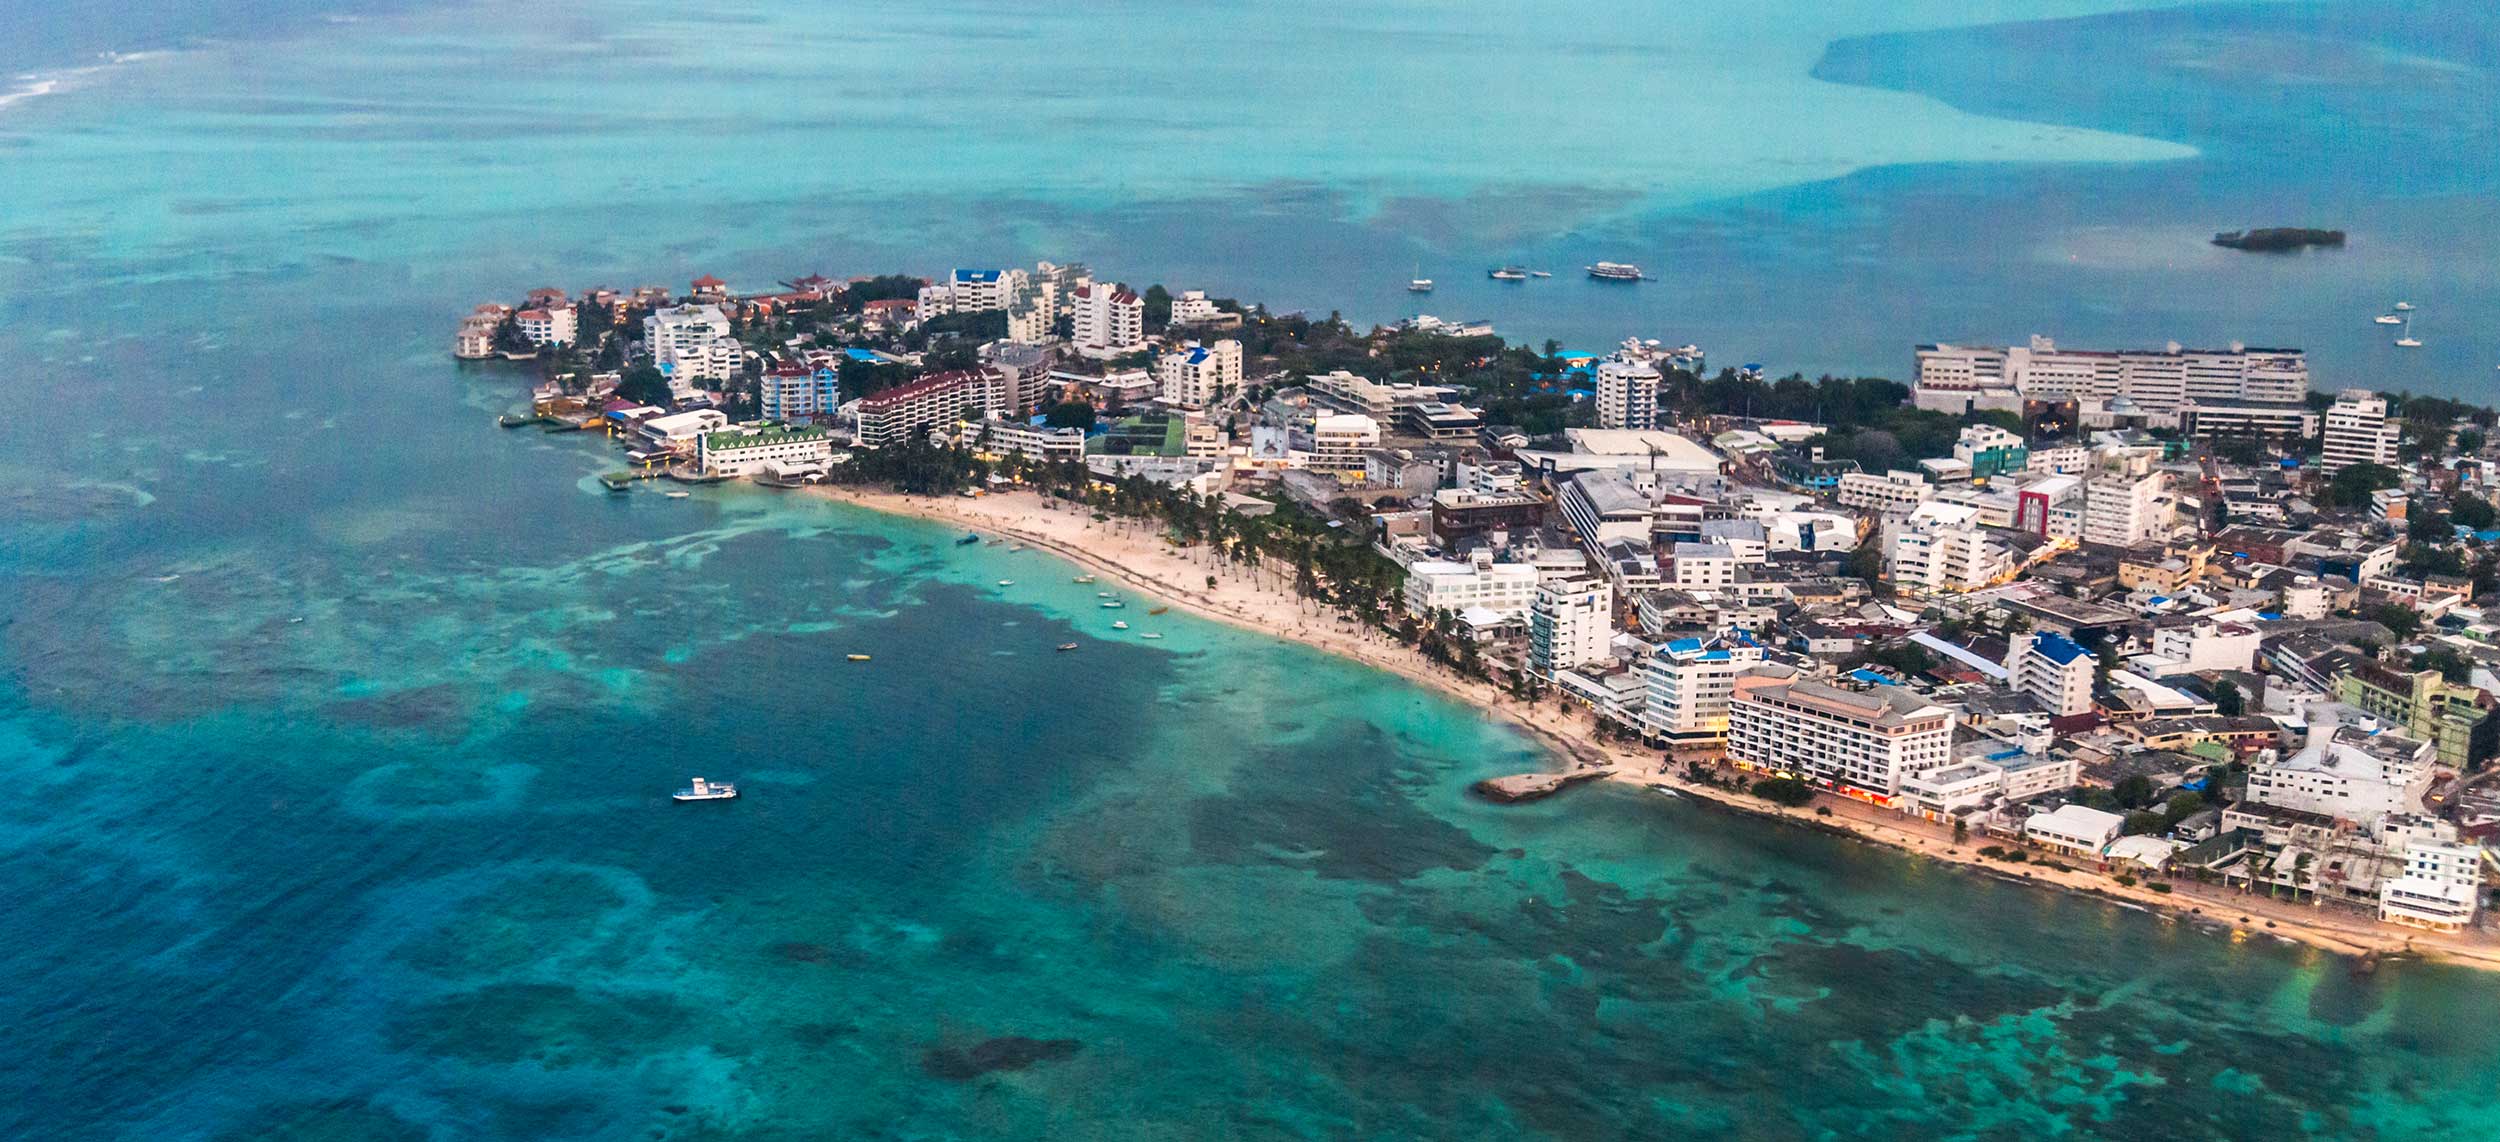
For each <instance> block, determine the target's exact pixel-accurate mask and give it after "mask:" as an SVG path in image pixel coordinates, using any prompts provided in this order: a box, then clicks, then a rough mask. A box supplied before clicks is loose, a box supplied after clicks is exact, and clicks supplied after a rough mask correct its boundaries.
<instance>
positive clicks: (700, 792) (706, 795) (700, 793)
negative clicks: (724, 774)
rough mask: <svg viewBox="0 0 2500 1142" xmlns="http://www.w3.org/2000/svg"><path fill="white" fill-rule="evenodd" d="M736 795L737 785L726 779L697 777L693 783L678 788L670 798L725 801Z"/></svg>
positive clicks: (677, 799)
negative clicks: (717, 779)
mask: <svg viewBox="0 0 2500 1142" xmlns="http://www.w3.org/2000/svg"><path fill="white" fill-rule="evenodd" d="M737 795H738V787H737V786H735V785H731V784H730V783H728V782H726V781H705V780H704V779H702V778H700V777H698V778H695V779H694V784H692V785H689V786H687V787H685V788H684V789H680V790H678V791H677V793H676V795H675V796H674V797H672V798H671V800H676V801H727V800H729V799H731V798H733V797H736V796H737Z"/></svg>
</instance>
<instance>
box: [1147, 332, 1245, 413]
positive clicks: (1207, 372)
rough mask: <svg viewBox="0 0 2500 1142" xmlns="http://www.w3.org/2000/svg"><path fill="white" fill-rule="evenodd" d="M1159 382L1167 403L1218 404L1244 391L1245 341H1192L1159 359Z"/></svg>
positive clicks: (1191, 406) (1197, 405) (1190, 406)
mask: <svg viewBox="0 0 2500 1142" xmlns="http://www.w3.org/2000/svg"><path fill="white" fill-rule="evenodd" d="M1155 382H1156V384H1157V386H1159V387H1160V388H1161V390H1162V395H1163V399H1164V401H1165V402H1167V403H1170V404H1176V405H1180V406H1181V407H1183V408H1205V407H1207V406H1208V405H1211V404H1214V403H1216V402H1217V401H1220V400H1222V399H1224V398H1225V397H1226V396H1229V395H1231V394H1232V393H1233V392H1235V391H1237V390H1239V389H1240V388H1241V342H1239V341H1215V342H1211V343H1208V344H1204V345H1201V344H1199V343H1198V342H1195V341H1191V342H1188V343H1187V344H1184V345H1182V346H1181V347H1180V348H1178V349H1175V350H1173V351H1172V352H1169V353H1165V354H1163V355H1161V356H1159V357H1156V358H1155Z"/></svg>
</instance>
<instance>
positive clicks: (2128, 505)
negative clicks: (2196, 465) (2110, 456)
mask: <svg viewBox="0 0 2500 1142" xmlns="http://www.w3.org/2000/svg"><path fill="white" fill-rule="evenodd" d="M2167 487H2168V478H2167V477H2166V476H2165V475H2164V474H2163V473H2160V472H2146V473H2144V474H2142V475H2135V474H2131V473H2128V472H2102V473H2100V474H2098V475H2095V476H2093V477H2092V479H2091V481H2090V482H2089V483H2087V484H2085V485H2084V489H2083V540H2084V542H2086V543H2099V544H2106V545H2108V546H2111V547H2133V546H2135V545H2136V544H2139V543H2143V542H2146V541H2148V540H2157V539H2161V538H2163V537H2165V536H2167V535H2168V534H2169V532H2170V501H2169V500H2168V499H2167V498H2166V497H2165V496H2164V495H2163V493H2164V492H2165V491H2166V490H2167Z"/></svg>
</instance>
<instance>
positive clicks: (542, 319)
mask: <svg viewBox="0 0 2500 1142" xmlns="http://www.w3.org/2000/svg"><path fill="white" fill-rule="evenodd" d="M512 323H513V324H514V325H515V326H517V327H519V329H520V330H521V336H523V337H527V338H529V339H530V344H532V345H570V344H572V343H573V342H574V341H575V340H576V339H578V338H579V337H580V336H581V311H579V310H577V309H575V308H574V307H573V306H572V305H570V304H565V305H550V306H547V307H546V308H544V309H524V310H522V311H521V312H519V313H516V314H513V315H512Z"/></svg>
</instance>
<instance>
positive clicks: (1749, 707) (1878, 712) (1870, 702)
mask: <svg viewBox="0 0 2500 1142" xmlns="http://www.w3.org/2000/svg"><path fill="white" fill-rule="evenodd" d="M1952 749H1953V714H1952V711H1950V710H1947V709H1946V708H1944V707H1943V706H1939V705H1936V704H1935V703H1933V702H1930V701H1928V700H1927V699H1926V698H1924V697H1921V696H1919V695H1917V694H1914V693H1911V692H1909V691H1908V690H1906V689H1904V688H1902V687H1898V686H1877V687H1874V688H1872V689H1869V690H1841V689H1837V688H1834V687H1831V686H1826V685H1824V684H1822V683H1819V682H1798V681H1786V680H1777V679H1772V678H1768V677H1756V676H1746V677H1740V678H1738V679H1737V680H1736V683H1735V692H1734V693H1733V694H1732V695H1731V696H1730V699H1729V706H1728V738H1727V754H1728V757H1729V758H1730V759H1732V760H1734V761H1736V762H1737V763H1739V764H1741V765H1744V766H1747V767H1749V768H1752V769H1758V770H1768V771H1770V772H1774V773H1790V774H1795V775H1797V776H1799V777H1802V778H1804V779H1806V780H1808V781H1811V782H1814V783H1816V784H1818V785H1822V786H1824V787H1826V788H1830V789H1833V790H1835V791H1837V792H1840V793H1844V794H1848V795H1851V796H1856V797H1859V798H1861V799H1864V800H1870V801H1873V802H1875V803H1877V804H1890V803H1891V802H1892V799H1893V798H1894V797H1895V796H1897V795H1898V794H1899V793H1900V792H1901V783H1902V781H1903V780H1904V779H1906V778H1909V777H1914V776H1917V775H1919V774H1921V773H1926V772H1929V771H1932V770H1936V769H1941V768H1943V767H1944V766H1945V765H1946V764H1947V763H1948V762H1949V761H1950V760H1951V754H1952Z"/></svg>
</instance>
